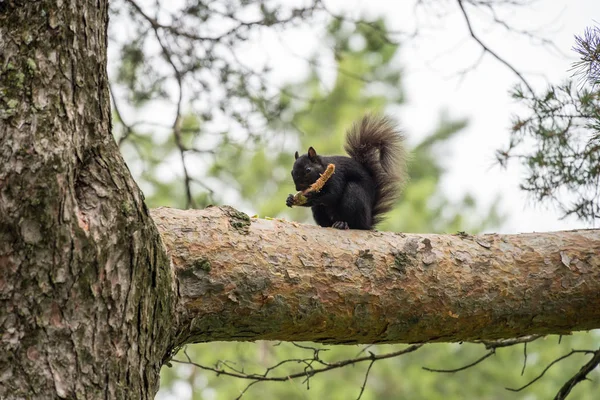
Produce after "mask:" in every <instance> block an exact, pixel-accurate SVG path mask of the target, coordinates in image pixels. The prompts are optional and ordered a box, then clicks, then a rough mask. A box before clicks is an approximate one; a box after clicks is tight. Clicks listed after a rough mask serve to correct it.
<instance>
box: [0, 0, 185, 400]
mask: <svg viewBox="0 0 600 400" xmlns="http://www.w3.org/2000/svg"><path fill="white" fill-rule="evenodd" d="M107 22H108V1H107V0H94V1H91V0H85V1H83V0H43V1H30V0H27V1H18V0H10V1H3V2H0V50H1V51H0V334H1V348H0V398H2V399H14V398H70V399H73V398H78V399H79V398H120V399H123V398H131V399H134V398H135V399H141V398H153V397H154V394H155V392H156V390H157V385H158V373H159V369H160V366H161V363H162V358H163V357H164V356H165V354H166V353H167V352H168V348H169V344H170V343H171V341H172V340H171V332H172V331H171V327H172V326H171V315H172V310H173V304H174V302H173V297H174V296H173V290H172V279H171V272H170V268H169V263H168V261H167V259H166V255H165V253H164V249H163V247H162V244H161V242H160V237H159V236H158V232H157V231H156V227H155V226H154V224H153V223H152V220H151V219H150V218H149V216H148V211H147V209H146V208H145V206H144V204H143V198H142V195H141V193H140V191H139V189H138V187H137V186H136V184H135V182H134V181H133V180H132V179H131V176H130V174H129V171H128V170H127V167H126V165H125V164H124V162H123V160H122V158H121V156H120V154H119V151H118V148H117V146H116V145H115V143H114V140H113V138H112V136H111V132H110V104H109V93H108V83H107V76H106V45H107V43H106V41H107V37H106V28H107Z"/></svg>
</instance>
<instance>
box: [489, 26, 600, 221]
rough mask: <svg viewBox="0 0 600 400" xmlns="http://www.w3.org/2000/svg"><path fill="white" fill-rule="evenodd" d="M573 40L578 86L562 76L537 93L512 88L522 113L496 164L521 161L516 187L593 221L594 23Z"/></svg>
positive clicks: (596, 143) (596, 170)
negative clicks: (559, 81) (522, 169)
mask: <svg viewBox="0 0 600 400" xmlns="http://www.w3.org/2000/svg"><path fill="white" fill-rule="evenodd" d="M576 42H577V46H576V47H575V50H576V51H577V53H578V54H579V55H580V61H578V62H576V63H575V64H574V66H573V69H574V70H575V72H576V74H577V75H579V76H580V78H581V81H582V84H581V85H580V87H579V88H578V87H577V86H576V85H575V83H574V82H572V81H568V82H566V83H564V84H562V85H550V86H549V87H548V89H547V90H546V91H543V92H541V93H539V94H538V93H530V92H528V91H524V90H523V89H522V88H520V87H516V88H515V89H514V90H513V97H514V98H515V99H516V100H517V101H518V102H519V103H521V104H523V105H524V106H525V108H526V110H527V114H526V115H525V116H517V117H515V119H514V121H513V126H512V131H511V138H510V143H509V145H508V148H507V149H505V150H503V151H499V152H498V154H497V156H498V160H499V162H500V163H501V164H506V163H507V162H508V160H509V159H510V158H517V159H519V160H520V161H521V162H522V164H523V165H524V166H525V168H526V169H527V173H526V175H525V178H524V179H523V181H522V184H521V189H523V190H525V191H527V192H529V193H530V194H531V195H532V196H533V197H534V198H535V199H536V200H537V201H540V202H550V203H552V204H554V205H556V206H558V207H559V208H560V210H561V211H562V212H563V214H564V215H565V216H567V215H575V216H577V217H578V218H579V219H581V220H584V221H588V222H590V223H593V221H594V220H598V219H600V28H598V27H596V28H594V29H588V30H586V32H585V34H584V36H582V37H576Z"/></svg>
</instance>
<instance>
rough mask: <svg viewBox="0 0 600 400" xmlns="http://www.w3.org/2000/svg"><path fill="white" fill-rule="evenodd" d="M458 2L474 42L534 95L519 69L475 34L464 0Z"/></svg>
mask: <svg viewBox="0 0 600 400" xmlns="http://www.w3.org/2000/svg"><path fill="white" fill-rule="evenodd" d="M456 1H457V2H458V6H459V7H460V11H461V13H462V15H463V17H464V19H465V22H466V23H467V28H468V29H469V34H470V35H471V37H472V38H473V40H475V41H476V42H477V43H479V45H480V46H481V48H482V49H483V50H484V51H485V52H487V53H489V54H490V55H491V56H492V57H494V58H495V59H496V60H498V61H500V62H501V63H502V64H504V65H505V66H506V67H508V69H510V70H511V71H512V72H513V73H514V74H515V75H517V76H518V77H519V79H520V80H521V82H523V84H524V85H525V87H527V89H528V90H529V92H531V93H532V94H533V93H534V92H533V89H532V88H531V86H530V85H529V82H527V80H526V79H525V78H524V77H523V75H522V74H521V73H520V72H519V71H517V69H516V68H515V67H513V66H512V65H511V64H510V63H509V62H508V61H506V60H505V59H504V58H502V57H500V56H499V55H498V54H496V52H495V51H493V50H492V49H490V48H489V47H488V46H487V45H486V44H485V43H483V42H482V41H481V39H479V37H478V36H477V35H476V34H475V31H474V30H473V26H472V25H471V20H470V18H469V15H468V14H467V11H466V10H465V7H464V4H463V0H456Z"/></svg>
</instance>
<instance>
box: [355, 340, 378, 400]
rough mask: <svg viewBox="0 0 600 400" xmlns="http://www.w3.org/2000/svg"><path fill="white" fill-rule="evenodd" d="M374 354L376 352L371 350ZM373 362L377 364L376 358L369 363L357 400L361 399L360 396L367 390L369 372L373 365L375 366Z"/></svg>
mask: <svg viewBox="0 0 600 400" xmlns="http://www.w3.org/2000/svg"><path fill="white" fill-rule="evenodd" d="M369 353H370V354H371V355H372V356H374V355H375V354H373V353H371V352H369ZM373 364H375V360H372V361H371V363H370V364H369V367H368V368H367V372H365V380H364V381H363V384H362V386H361V387H360V393H359V394H358V397H357V398H356V400H360V398H361V397H362V395H363V392H364V391H365V387H366V386H367V380H368V379H369V372H370V371H371V367H372V366H373Z"/></svg>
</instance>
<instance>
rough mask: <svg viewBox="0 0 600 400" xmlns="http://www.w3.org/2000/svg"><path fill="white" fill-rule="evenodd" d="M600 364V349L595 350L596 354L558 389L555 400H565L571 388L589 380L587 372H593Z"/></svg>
mask: <svg viewBox="0 0 600 400" xmlns="http://www.w3.org/2000/svg"><path fill="white" fill-rule="evenodd" d="M599 364H600V350H597V351H595V352H594V356H593V357H592V359H591V360H590V361H588V362H587V363H586V364H585V365H584V366H583V367H581V369H580V370H579V371H577V373H576V374H575V375H573V377H572V378H571V379H569V380H568V381H567V382H566V383H565V384H564V385H563V386H562V387H561V388H560V390H559V391H558V393H557V394H556V397H554V400H563V399H565V398H566V397H567V396H568V395H569V393H570V392H571V390H573V388H574V387H575V385H577V384H578V383H579V382H583V381H585V380H587V379H588V378H586V376H587V374H589V373H590V372H592V371H593V370H594V368H596V367H597V366H598V365H599Z"/></svg>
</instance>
